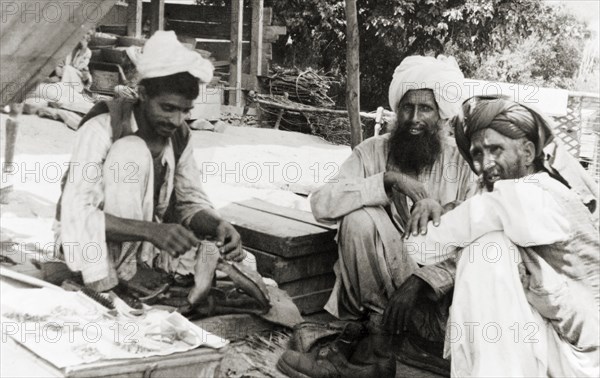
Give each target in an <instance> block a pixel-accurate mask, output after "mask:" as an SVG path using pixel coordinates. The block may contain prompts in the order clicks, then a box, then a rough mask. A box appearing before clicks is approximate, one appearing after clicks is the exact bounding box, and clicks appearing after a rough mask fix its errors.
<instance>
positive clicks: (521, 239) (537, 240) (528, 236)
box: [406, 180, 569, 265]
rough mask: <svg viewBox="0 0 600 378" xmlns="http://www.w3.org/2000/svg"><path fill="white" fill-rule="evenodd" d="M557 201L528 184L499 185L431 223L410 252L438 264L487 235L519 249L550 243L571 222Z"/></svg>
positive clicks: (561, 236)
mask: <svg viewBox="0 0 600 378" xmlns="http://www.w3.org/2000/svg"><path fill="white" fill-rule="evenodd" d="M561 211H562V210H561V208H560V206H559V205H558V203H557V202H556V200H555V199H554V198H552V196H551V195H550V194H549V193H548V192H547V191H545V190H543V189H542V188H541V187H540V186H538V185H536V184H532V183H527V182H526V181H525V180H520V181H519V182H514V181H511V180H503V181H499V182H496V183H495V189H494V191H493V192H489V193H482V194H481V195H477V196H475V197H472V198H470V199H468V200H466V201H465V202H463V203H462V204H461V205H460V206H458V207H456V208H455V209H454V210H452V211H449V212H447V213H446V214H444V215H443V216H442V218H441V222H440V225H439V226H438V227H434V226H433V224H432V223H429V225H428V228H427V234H426V235H419V236H414V237H410V238H409V239H408V240H407V241H406V245H407V248H410V250H411V256H413V257H414V259H415V261H417V263H419V264H423V265H431V264H436V263H438V262H440V261H442V260H445V259H447V258H448V257H450V256H452V255H454V254H455V252H456V250H457V249H461V248H466V247H468V246H469V245H471V244H472V243H473V242H475V241H476V240H477V239H478V238H480V237H481V236H483V235H485V234H486V233H488V232H493V231H503V232H504V233H505V234H506V236H507V237H508V238H509V239H510V240H511V241H512V242H513V243H515V244H517V245H520V246H531V245H544V244H552V243H556V242H559V241H563V240H566V239H567V237H568V232H569V224H568V221H567V220H566V219H565V218H564V216H563V215H562V213H561Z"/></svg>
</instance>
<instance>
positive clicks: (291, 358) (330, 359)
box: [277, 348, 396, 378]
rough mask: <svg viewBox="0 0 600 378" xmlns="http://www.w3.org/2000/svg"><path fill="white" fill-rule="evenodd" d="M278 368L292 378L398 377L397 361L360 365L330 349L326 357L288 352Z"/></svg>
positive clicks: (390, 360)
mask: <svg viewBox="0 0 600 378" xmlns="http://www.w3.org/2000/svg"><path fill="white" fill-rule="evenodd" d="M277 368H278V369H279V370H281V371H282V372H283V373H285V374H287V375H288V376H289V377H291V378H307V377H311V378H333V377H344V378H372V377H377V378H392V377H394V376H395V375H396V361H395V359H386V360H379V361H377V362H376V363H373V364H361V365H359V364H354V363H351V362H350V361H348V359H347V358H346V357H345V356H344V354H343V353H341V352H339V351H336V350H335V348H331V349H329V353H328V354H327V355H325V356H323V355H319V356H314V355H313V354H310V353H301V352H296V351H293V350H287V351H285V352H284V353H283V355H282V356H281V358H280V359H279V361H277Z"/></svg>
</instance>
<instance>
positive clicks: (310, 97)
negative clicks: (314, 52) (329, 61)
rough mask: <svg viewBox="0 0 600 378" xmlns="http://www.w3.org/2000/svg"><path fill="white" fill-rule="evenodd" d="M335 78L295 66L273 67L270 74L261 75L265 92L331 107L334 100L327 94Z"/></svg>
mask: <svg viewBox="0 0 600 378" xmlns="http://www.w3.org/2000/svg"><path fill="white" fill-rule="evenodd" d="M335 82H336V80H335V79H334V78H333V77H331V76H327V75H326V74H319V72H318V71H316V70H314V69H312V68H308V69H306V70H304V71H300V70H298V69H297V68H282V67H277V66H276V67H274V68H273V73H272V74H271V75H270V76H263V77H261V83H262V84H263V86H264V88H265V89H266V90H267V91H266V92H267V93H269V94H271V95H275V96H285V94H286V93H287V96H288V98H289V99H290V100H291V101H293V102H297V103H300V104H304V105H313V106H318V107H322V108H331V107H333V106H335V102H334V101H333V100H332V99H331V98H330V97H329V96H328V95H327V92H328V91H329V88H330V86H331V84H333V83H335Z"/></svg>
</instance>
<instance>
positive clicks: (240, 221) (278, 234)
mask: <svg viewBox="0 0 600 378" xmlns="http://www.w3.org/2000/svg"><path fill="white" fill-rule="evenodd" d="M219 213H220V214H221V215H222V216H223V218H225V219H226V220H227V221H229V222H231V223H232V224H233V225H234V226H235V228H236V229H237V230H238V232H239V233H240V235H241V236H242V241H243V243H244V246H246V247H250V248H252V249H255V250H259V251H263V252H268V253H270V254H272V255H276V256H281V257H286V258H293V257H299V256H305V255H310V254H316V253H322V252H330V251H331V250H333V249H337V247H336V243H335V241H334V237H335V234H336V227H335V226H330V225H325V224H322V223H318V222H317V221H316V220H315V219H314V218H313V216H312V214H311V213H307V212H305V211H300V210H294V209H288V208H284V207H281V206H276V205H272V204H269V203H267V202H264V201H261V200H248V201H242V202H236V203H232V204H229V205H227V206H225V207H223V208H221V209H219Z"/></svg>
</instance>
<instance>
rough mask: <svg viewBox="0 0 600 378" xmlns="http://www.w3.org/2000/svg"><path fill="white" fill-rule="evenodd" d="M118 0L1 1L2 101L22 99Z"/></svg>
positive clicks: (0, 98) (8, 101)
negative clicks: (77, 0) (90, 0)
mask: <svg viewBox="0 0 600 378" xmlns="http://www.w3.org/2000/svg"><path fill="white" fill-rule="evenodd" d="M115 2H116V0H107V1H102V2H100V1H96V2H90V3H88V2H72V1H70V0H64V1H63V0H61V1H52V2H48V3H46V2H34V1H28V2H23V1H22V2H6V3H5V2H2V22H0V46H2V49H0V67H2V69H1V70H0V104H9V103H13V102H21V101H23V100H24V98H25V95H26V94H27V93H29V92H30V91H31V90H32V89H33V88H34V87H35V85H36V84H37V83H38V82H40V81H41V80H43V79H45V78H47V77H48V75H50V73H51V72H52V71H53V70H54V68H56V66H57V65H58V63H59V62H61V61H62V60H63V59H64V58H65V57H66V56H67V55H68V54H69V53H70V52H71V51H72V50H73V48H75V46H76V45H77V43H79V41H80V40H81V38H82V37H83V36H84V34H85V33H86V32H87V30H88V29H89V28H92V27H93V26H94V25H95V23H96V22H98V21H99V20H100V19H101V18H102V17H103V15H105V14H107V13H108V11H109V10H110V9H111V8H112V6H113V5H114V3H115ZM61 14H63V15H67V14H68V15H71V17H60V15H61Z"/></svg>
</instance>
